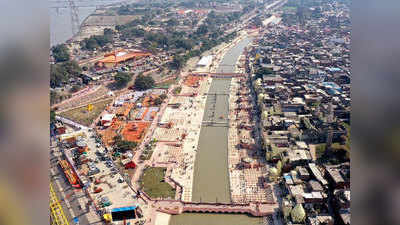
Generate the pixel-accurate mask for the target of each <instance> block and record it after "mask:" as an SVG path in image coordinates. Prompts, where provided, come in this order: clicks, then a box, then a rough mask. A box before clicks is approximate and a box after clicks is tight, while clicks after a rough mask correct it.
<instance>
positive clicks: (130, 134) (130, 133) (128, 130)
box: [121, 122, 150, 142]
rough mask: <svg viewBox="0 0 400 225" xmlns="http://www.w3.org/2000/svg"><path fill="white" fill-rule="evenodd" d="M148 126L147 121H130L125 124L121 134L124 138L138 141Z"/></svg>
mask: <svg viewBox="0 0 400 225" xmlns="http://www.w3.org/2000/svg"><path fill="white" fill-rule="evenodd" d="M149 126H150V123H148V122H131V123H128V124H126V126H125V127H124V128H123V130H122V132H121V134H122V136H123V137H124V140H127V141H134V142H140V141H141V139H142V137H143V136H144V134H145V133H146V130H147V128H148V127H149Z"/></svg>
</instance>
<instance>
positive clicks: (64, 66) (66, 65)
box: [50, 61, 82, 88]
mask: <svg viewBox="0 0 400 225" xmlns="http://www.w3.org/2000/svg"><path fill="white" fill-rule="evenodd" d="M81 72H82V70H81V68H80V67H79V65H78V63H77V62H76V61H66V62H62V63H57V64H52V65H51V66H50V87H52V88H56V87H61V86H63V85H65V84H67V83H68V82H69V79H70V78H76V77H79V76H80V74H81Z"/></svg>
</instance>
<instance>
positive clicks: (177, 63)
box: [170, 55, 185, 70]
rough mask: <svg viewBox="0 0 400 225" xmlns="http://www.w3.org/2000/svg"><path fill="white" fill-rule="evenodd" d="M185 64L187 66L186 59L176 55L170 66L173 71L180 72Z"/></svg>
mask: <svg viewBox="0 0 400 225" xmlns="http://www.w3.org/2000/svg"><path fill="white" fill-rule="evenodd" d="M184 64H185V59H184V58H183V57H182V56H179V55H175V56H174V59H173V60H172V62H171V64H170V67H171V68H172V69H176V70H179V69H181V68H182V67H183V65H184Z"/></svg>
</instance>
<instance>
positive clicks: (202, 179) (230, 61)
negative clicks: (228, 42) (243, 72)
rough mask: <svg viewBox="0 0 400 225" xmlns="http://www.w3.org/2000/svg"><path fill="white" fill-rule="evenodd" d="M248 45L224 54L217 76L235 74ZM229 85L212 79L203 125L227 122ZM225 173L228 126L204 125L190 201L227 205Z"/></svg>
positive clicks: (181, 224) (198, 223) (182, 219)
mask: <svg viewBox="0 0 400 225" xmlns="http://www.w3.org/2000/svg"><path fill="white" fill-rule="evenodd" d="M250 42H251V39H249V38H245V39H243V40H242V41H240V42H239V43H238V44H237V45H235V46H234V47H232V48H231V49H230V50H229V51H228V52H227V53H226V54H225V56H224V58H223V59H222V61H221V63H220V65H219V67H218V68H217V72H234V71H235V64H236V62H237V60H238V58H239V56H240V54H241V53H242V52H243V49H244V48H245V47H246V46H247V45H248V44H249V43H250ZM230 83H231V79H230V78H227V79H213V81H212V83H211V87H210V90H209V92H208V93H209V94H208V96H207V101H206V109H205V112H204V118H203V121H212V120H213V121H215V122H220V123H222V122H226V119H227V117H228V113H229V104H228V100H229V91H230ZM212 93H217V94H228V95H212ZM228 173H229V172H228V126H224V125H223V124H218V125H217V126H205V125H203V126H202V128H201V131H200V139H199V150H198V153H197V155H196V162H195V169H194V180H193V194H192V201H194V202H200V201H201V202H223V203H230V202H231V199H230V188H229V174H228ZM261 222H262V218H261V217H251V216H248V215H244V214H242V215H237V214H210V213H183V214H181V215H176V216H172V217H171V221H170V225H253V224H254V225H256V224H257V225H258V224H260V223H261Z"/></svg>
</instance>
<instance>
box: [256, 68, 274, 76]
mask: <svg viewBox="0 0 400 225" xmlns="http://www.w3.org/2000/svg"><path fill="white" fill-rule="evenodd" d="M272 72H273V71H272V70H271V69H270V68H266V67H261V68H260V69H258V70H257V71H256V73H255V74H256V79H258V78H262V77H263V76H264V75H268V74H272Z"/></svg>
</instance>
